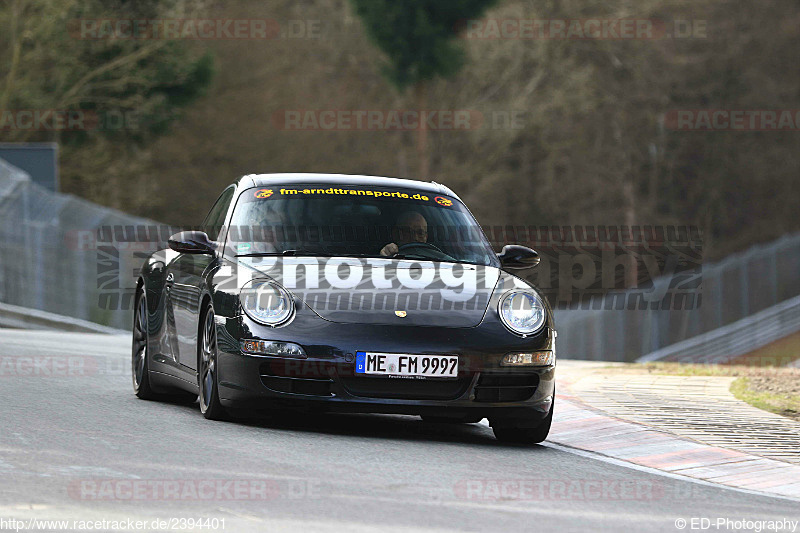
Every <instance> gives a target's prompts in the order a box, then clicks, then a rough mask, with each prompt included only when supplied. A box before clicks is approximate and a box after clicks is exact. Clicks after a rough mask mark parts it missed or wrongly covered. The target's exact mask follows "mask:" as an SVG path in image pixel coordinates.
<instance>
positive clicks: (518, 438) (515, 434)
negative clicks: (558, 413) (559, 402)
mask: <svg viewBox="0 0 800 533" xmlns="http://www.w3.org/2000/svg"><path fill="white" fill-rule="evenodd" d="M554 406H555V397H554V398H553V404H551V405H550V413H548V415H547V417H545V419H544V420H542V422H541V423H540V424H539V425H538V426H536V427H535V428H526V427H516V426H497V427H495V426H492V431H493V432H494V436H495V438H496V439H497V440H499V441H500V442H505V443H508V444H539V443H540V442H544V440H545V439H546V438H547V435H548V434H549V433H550V426H551V425H552V423H553V407H554Z"/></svg>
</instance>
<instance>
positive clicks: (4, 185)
mask: <svg viewBox="0 0 800 533" xmlns="http://www.w3.org/2000/svg"><path fill="white" fill-rule="evenodd" d="M148 225H155V223H154V222H152V221H148V220H146V219H143V218H139V217H134V216H131V215H128V214H126V213H123V212H121V211H117V210H114V209H110V208H107V207H103V206H100V205H97V204H93V203H91V202H88V201H86V200H83V199H81V198H77V197H75V196H71V195H68V194H60V193H54V192H52V191H49V190H47V189H45V188H43V187H40V186H39V185H37V184H35V183H33V182H32V181H31V179H30V177H29V176H28V175H27V174H26V173H24V172H23V171H21V170H20V169H18V168H16V167H14V166H12V165H10V164H8V163H7V162H5V161H3V160H2V159H0V302H3V303H6V304H11V305H14V306H19V307H24V308H29V309H37V310H41V311H45V312H48V313H55V314H57V315H61V316H69V317H74V318H77V319H81V320H84V321H87V322H94V323H97V324H102V325H105V326H110V327H114V328H121V329H128V328H129V327H130V324H131V321H132V316H133V313H132V307H133V306H132V304H131V302H130V299H131V298H130V295H132V293H133V286H134V272H135V271H136V270H137V269H138V268H139V267H141V264H142V259H141V257H137V256H136V252H135V251H133V250H130V249H122V247H121V246H119V245H116V244H97V242H96V235H97V234H98V229H99V228H103V227H115V228H126V227H131V228H132V227H137V226H138V227H142V226H148ZM84 241H86V242H84ZM123 244H125V243H123ZM125 298H127V300H126V299H125Z"/></svg>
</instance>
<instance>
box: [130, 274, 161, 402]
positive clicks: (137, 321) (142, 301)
mask: <svg viewBox="0 0 800 533" xmlns="http://www.w3.org/2000/svg"><path fill="white" fill-rule="evenodd" d="M135 302H136V303H135V305H134V308H133V346H132V347H131V378H132V379H133V392H134V394H136V396H138V397H139V398H141V399H142V400H158V399H160V398H159V395H158V394H156V393H155V392H153V389H152V388H151V387H150V370H149V364H148V362H147V355H148V351H149V350H148V344H147V340H148V331H147V330H148V327H147V294H146V293H145V290H144V287H140V288H139V290H138V291H137V292H136V300H135Z"/></svg>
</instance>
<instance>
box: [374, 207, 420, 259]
mask: <svg viewBox="0 0 800 533" xmlns="http://www.w3.org/2000/svg"><path fill="white" fill-rule="evenodd" d="M392 237H393V238H394V240H395V242H390V243H389V244H387V245H386V246H384V247H383V248H382V249H381V255H382V256H385V257H391V256H393V255H394V254H396V253H398V251H399V248H400V246H403V245H404V244H410V243H413V242H422V243H426V242H428V221H427V220H425V217H424V216H422V215H420V214H419V213H417V212H416V211H406V212H405V213H403V214H402V215H400V216H399V217H397V221H396V222H395V224H394V228H392Z"/></svg>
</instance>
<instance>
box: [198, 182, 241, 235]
mask: <svg viewBox="0 0 800 533" xmlns="http://www.w3.org/2000/svg"><path fill="white" fill-rule="evenodd" d="M233 191H234V189H233V187H231V188H229V189H226V190H225V192H223V193H222V195H220V197H219V199H218V200H217V203H215V204H214V207H212V208H211V211H209V212H208V216H207V217H206V219H205V220H204V221H203V229H204V230H205V232H206V233H207V234H208V238H209V239H211V240H212V241H216V240H217V238H218V237H219V232H220V230H221V229H222V225H223V224H224V223H225V215H227V214H228V207H229V206H230V205H231V200H233Z"/></svg>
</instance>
